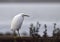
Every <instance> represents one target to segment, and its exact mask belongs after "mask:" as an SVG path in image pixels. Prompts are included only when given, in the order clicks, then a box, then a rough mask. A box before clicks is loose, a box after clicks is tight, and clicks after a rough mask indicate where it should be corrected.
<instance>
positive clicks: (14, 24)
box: [11, 16, 23, 30]
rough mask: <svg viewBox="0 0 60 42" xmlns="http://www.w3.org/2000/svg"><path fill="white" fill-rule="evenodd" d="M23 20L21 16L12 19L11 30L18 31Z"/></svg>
mask: <svg viewBox="0 0 60 42" xmlns="http://www.w3.org/2000/svg"><path fill="white" fill-rule="evenodd" d="M22 22H23V18H22V16H16V17H14V18H13V20H12V23H11V29H14V30H16V29H19V28H20V27H21V25H22Z"/></svg>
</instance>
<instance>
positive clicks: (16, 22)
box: [11, 13, 29, 36]
mask: <svg viewBox="0 0 60 42" xmlns="http://www.w3.org/2000/svg"><path fill="white" fill-rule="evenodd" d="M25 16H27V17H29V16H28V15H24V13H20V14H18V15H16V16H14V18H13V20H12V22H11V30H12V31H14V32H15V31H17V32H18V35H19V36H20V34H19V29H20V28H21V26H22V23H23V20H24V17H25Z"/></svg>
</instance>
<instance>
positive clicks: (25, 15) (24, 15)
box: [21, 13, 29, 17]
mask: <svg viewBox="0 0 60 42" xmlns="http://www.w3.org/2000/svg"><path fill="white" fill-rule="evenodd" d="M21 15H22V16H23V17H25V16H26V17H29V15H26V14H24V13H21Z"/></svg>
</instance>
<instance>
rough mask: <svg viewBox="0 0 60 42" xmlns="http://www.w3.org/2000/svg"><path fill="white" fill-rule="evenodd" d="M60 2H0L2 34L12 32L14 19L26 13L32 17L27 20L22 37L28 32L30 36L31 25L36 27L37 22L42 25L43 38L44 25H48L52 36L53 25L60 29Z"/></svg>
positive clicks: (23, 26) (3, 0) (20, 0)
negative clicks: (11, 27) (11, 26)
mask: <svg viewBox="0 0 60 42" xmlns="http://www.w3.org/2000/svg"><path fill="white" fill-rule="evenodd" d="M59 2H60V0H0V32H1V33H6V32H12V31H11V30H10V24H11V20H12V18H13V17H14V16H15V15H17V14H19V13H25V14H28V15H30V17H29V18H25V20H24V22H23V25H22V27H21V29H20V33H21V35H22V34H23V33H24V32H26V33H27V35H29V27H30V24H31V23H33V24H34V25H35V26H36V23H37V21H39V23H40V24H41V27H40V29H39V34H40V35H41V36H42V35H43V31H44V24H47V34H48V35H49V36H52V32H53V29H54V28H53V27H54V24H53V23H57V25H56V27H57V28H60V3H59Z"/></svg>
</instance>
